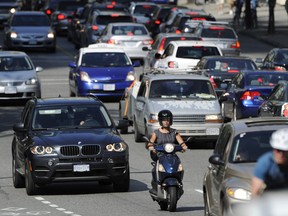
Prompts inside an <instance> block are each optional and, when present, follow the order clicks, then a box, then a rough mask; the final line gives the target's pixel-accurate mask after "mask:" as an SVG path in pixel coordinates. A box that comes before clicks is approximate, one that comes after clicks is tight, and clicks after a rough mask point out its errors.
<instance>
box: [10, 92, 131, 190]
mask: <svg viewBox="0 0 288 216" xmlns="http://www.w3.org/2000/svg"><path fill="white" fill-rule="evenodd" d="M88 116H90V117H89V118H93V119H94V121H93V123H91V121H90V123H89V124H86V123H85V121H86V120H87V117H88ZM83 120H84V123H82V121H83ZM122 122H123V121H122ZM123 124H125V122H123ZM116 127H121V122H120V123H119V124H118V126H116V125H115V124H114V122H113V119H112V118H111V117H110V115H109V112H108V110H107V109H106V107H105V105H104V104H103V103H102V102H101V101H100V100H98V99H97V98H95V97H82V98H62V97H59V98H49V99H37V98H34V99H31V100H29V101H28V102H27V103H26V105H25V107H24V109H23V112H22V116H21V121H20V123H17V124H15V125H14V126H13V130H14V137H13V141H12V158H13V160H12V173H13V185H14V187H15V188H21V187H26V192H27V194H28V195H35V194H38V193H40V192H41V187H43V186H44V185H47V184H52V183H57V182H68V181H69V182H71V181H74V182H81V181H82V182H83V181H84V182H85V181H97V182H99V183H100V184H101V183H103V184H112V183H113V188H114V190H115V191H118V192H126V191H128V190H129V184H130V171H129V147H128V144H127V143H126V142H125V141H124V140H123V139H122V138H121V137H120V135H119V133H118V131H117V128H116ZM23 137H25V139H23ZM23 147H25V148H23Z"/></svg>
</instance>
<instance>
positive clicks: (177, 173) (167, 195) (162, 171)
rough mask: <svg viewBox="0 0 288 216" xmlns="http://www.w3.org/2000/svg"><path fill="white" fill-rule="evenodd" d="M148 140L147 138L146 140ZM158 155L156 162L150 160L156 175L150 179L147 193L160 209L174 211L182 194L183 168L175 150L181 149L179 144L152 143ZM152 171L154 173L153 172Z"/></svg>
mask: <svg viewBox="0 0 288 216" xmlns="http://www.w3.org/2000/svg"><path fill="white" fill-rule="evenodd" d="M148 141H149V140H148ZM154 149H155V151H156V153H157V155H158V160H157V162H152V163H151V164H152V165H153V170H152V173H153V171H155V173H156V176H154V177H153V179H152V182H151V184H152V189H150V190H149V193H150V195H151V197H152V199H153V201H157V202H158V204H159V205H160V209H161V210H167V209H168V210H169V211H170V212H174V211H176V208H177V202H178V200H179V199H180V197H181V196H182V195H183V193H184V190H183V184H182V180H183V176H184V170H183V167H182V164H181V161H180V158H179V157H178V156H177V154H176V152H179V151H182V147H181V146H180V145H175V144H172V143H165V144H163V145H154ZM155 173H154V174H155Z"/></svg>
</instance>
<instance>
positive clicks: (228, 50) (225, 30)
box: [194, 21, 241, 56]
mask: <svg viewBox="0 0 288 216" xmlns="http://www.w3.org/2000/svg"><path fill="white" fill-rule="evenodd" d="M194 34H196V35H197V36H199V37H201V39H202V40H203V41H210V42H215V43H217V45H218V46H219V47H220V48H221V50H222V53H223V55H229V56H239V55H240V52H241V49H240V42H239V39H238V35H237V33H236V31H235V30H234V29H233V28H232V27H231V26H229V24H228V23H225V22H211V21H210V22H207V21H203V22H202V23H199V25H198V27H197V28H196V29H195V31H194Z"/></svg>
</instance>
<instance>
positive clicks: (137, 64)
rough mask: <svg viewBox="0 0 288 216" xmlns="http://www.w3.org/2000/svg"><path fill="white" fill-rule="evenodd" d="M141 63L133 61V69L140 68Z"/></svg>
mask: <svg viewBox="0 0 288 216" xmlns="http://www.w3.org/2000/svg"><path fill="white" fill-rule="evenodd" d="M140 66H141V63H140V61H133V67H140Z"/></svg>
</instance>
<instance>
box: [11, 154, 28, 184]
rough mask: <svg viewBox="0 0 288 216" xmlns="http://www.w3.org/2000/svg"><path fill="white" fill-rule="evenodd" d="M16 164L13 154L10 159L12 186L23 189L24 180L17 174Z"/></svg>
mask: <svg viewBox="0 0 288 216" xmlns="http://www.w3.org/2000/svg"><path fill="white" fill-rule="evenodd" d="M17 168H18V164H17V161H16V159H15V154H13V158H12V178H13V185H14V187H15V188H23V187H25V180H24V178H23V176H22V175H21V174H20V173H19V172H17Z"/></svg>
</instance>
